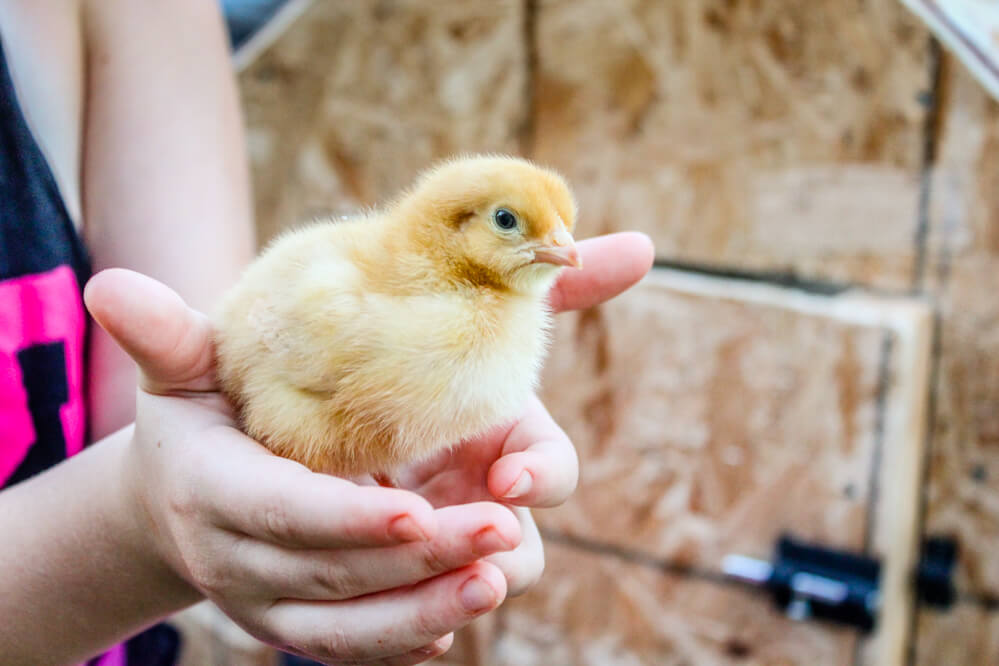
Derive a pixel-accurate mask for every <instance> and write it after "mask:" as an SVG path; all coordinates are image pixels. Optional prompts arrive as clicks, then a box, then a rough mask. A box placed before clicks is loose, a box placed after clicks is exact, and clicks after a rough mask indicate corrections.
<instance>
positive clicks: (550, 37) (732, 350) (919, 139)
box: [241, 0, 999, 666]
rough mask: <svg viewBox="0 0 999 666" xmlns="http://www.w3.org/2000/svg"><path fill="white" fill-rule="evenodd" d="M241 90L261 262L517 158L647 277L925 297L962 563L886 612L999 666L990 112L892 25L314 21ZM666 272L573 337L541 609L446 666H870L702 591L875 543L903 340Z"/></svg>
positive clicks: (519, 604)
mask: <svg viewBox="0 0 999 666" xmlns="http://www.w3.org/2000/svg"><path fill="white" fill-rule="evenodd" d="M241 88H242V92H243V96H244V102H245V108H246V114H247V119H248V125H249V140H250V153H251V157H252V160H253V166H254V185H255V191H256V204H257V213H258V219H259V226H260V229H261V235H262V237H263V238H265V239H266V238H269V237H270V236H272V235H273V234H275V233H277V232H279V231H280V230H281V229H283V228H286V227H288V226H290V225H293V224H297V223H300V222H302V221H303V220H307V219H309V218H310V217H312V216H315V215H318V214H324V213H327V212H333V213H344V212H350V211H352V210H356V209H358V208H360V207H364V206H367V205H372V204H376V203H377V202H379V201H381V200H384V199H385V198H387V197H388V196H390V195H391V194H393V193H394V192H395V191H397V189H398V188H400V187H402V186H404V185H405V184H407V183H408V182H409V180H410V179H411V178H412V175H413V174H414V173H415V172H416V171H417V170H419V169H420V168H422V167H424V166H426V165H427V164H428V163H429V162H430V161H432V160H433V159H435V158H438V157H442V156H446V155H449V154H452V153H455V152H475V151H498V152H515V153H521V154H526V155H528V156H531V157H533V158H536V159H537V160H539V161H542V162H545V163H547V164H550V165H553V166H555V167H557V168H559V169H560V170H562V171H563V172H564V173H565V174H566V175H567V176H568V178H569V179H570V181H571V182H572V184H573V185H574V187H575V189H576V191H577V194H578V197H579V200H580V204H581V206H580V225H581V231H582V233H583V235H592V234H597V233H604V232H607V231H613V230H617V229H640V230H643V231H645V232H647V233H649V234H650V235H651V236H652V237H653V238H654V240H655V241H656V245H657V254H658V256H659V259H660V260H661V262H662V263H663V264H664V265H670V266H673V267H680V268H682V269H684V270H687V271H689V272H690V273H692V274H695V275H696V274H698V273H699V272H701V271H703V270H705V269H707V270H709V271H713V272H721V273H726V274H732V273H737V274H740V275H745V276H747V277H748V278H749V279H750V281H755V282H759V283H774V282H776V283H780V284H785V285H787V284H792V285H793V284H799V285H800V284H803V285H805V286H806V287H809V288H817V289H819V290H820V291H821V290H825V291H828V290H829V289H831V288H839V287H849V288H852V289H854V290H859V291H860V292H862V293H866V294H869V295H873V296H874V297H876V298H881V299H884V300H885V302H886V303H889V302H890V303H895V302H897V301H898V300H899V299H902V300H912V301H917V302H923V303H926V304H928V307H930V308H932V310H933V313H934V316H935V321H936V327H935V329H934V330H935V335H934V337H933V338H932V339H928V341H927V343H926V344H927V345H931V346H932V352H933V356H932V366H931V370H932V377H931V379H932V382H931V383H930V384H929V386H928V387H927V388H926V389H925V391H924V394H925V395H924V396H923V397H924V398H925V401H924V403H920V404H927V402H928V404H929V409H928V410H926V411H925V412H924V413H922V416H923V417H924V420H922V421H921V423H922V425H923V426H925V427H927V428H929V436H928V437H927V438H926V442H925V444H926V446H927V448H928V450H929V464H928V465H927V466H926V472H925V473H926V475H925V478H924V482H923V483H922V484H921V486H920V489H919V493H916V492H915V491H914V492H913V493H912V495H913V499H912V502H913V503H915V507H912V506H910V507H909V508H916V509H919V511H920V513H919V522H918V529H919V531H920V533H922V534H953V535H955V536H957V537H958V538H959V540H960V545H961V559H960V562H959V574H958V576H959V578H958V582H959V586H960V588H961V590H962V598H961V602H960V603H959V604H958V606H957V607H956V608H955V609H953V610H952V611H951V612H948V613H940V612H937V611H931V610H929V609H926V608H922V609H921V610H919V611H918V612H917V613H916V615H915V617H914V618H904V622H905V623H908V622H909V621H910V620H911V625H910V626H911V627H912V628H913V629H914V630H915V631H914V633H913V634H912V640H911V641H910V642H909V643H908V645H907V646H906V648H907V650H908V654H907V658H908V660H909V663H915V664H920V665H927V666H928V665H931V664H934V665H935V664H954V665H959V664H987V663H999V643H997V642H996V640H995V638H994V633H995V632H993V631H990V630H989V628H990V627H994V626H996V622H997V618H999V615H997V612H996V610H995V609H996V607H997V603H996V600H997V599H999V558H996V557H995V555H994V554H995V553H997V552H999V453H997V452H999V446H997V445H996V442H999V417H997V416H996V415H997V414H999V379H997V378H999V333H997V331H999V327H997V324H999V306H997V305H996V303H997V300H996V297H995V295H994V294H995V292H996V288H997V286H999V285H997V280H999V258H997V256H999V198H997V197H999V194H997V192H999V159H997V158H996V157H995V153H996V152H997V148H999V105H997V104H996V103H995V102H993V101H991V100H990V99H989V98H988V97H987V96H986V95H985V93H984V92H983V91H982V90H981V88H980V87H979V86H978V85H977V84H976V83H975V82H974V80H973V79H972V78H971V77H970V76H969V75H968V74H967V73H966V72H965V71H964V70H963V68H962V66H961V65H960V64H959V63H958V62H956V61H955V60H953V59H952V58H951V57H949V56H948V55H947V54H946V53H941V52H940V50H939V48H938V47H937V46H936V45H935V44H934V43H933V41H932V39H931V38H930V35H929V34H928V32H927V30H926V29H925V28H924V27H923V26H922V25H921V24H920V23H919V22H918V21H917V20H916V19H915V18H913V17H912V16H911V15H910V14H909V13H908V12H907V11H906V10H905V9H904V8H903V7H902V6H901V5H900V4H899V3H898V2H896V0H866V1H862V0H850V1H849V2H838V1H834V0H819V1H816V2H809V3H799V2H791V1H789V0H754V1H752V2H750V1H745V0H743V1H739V0H684V1H682V2H681V1H680V0H676V1H668V2H662V1H653V0H623V1H621V2H602V1H600V0H500V1H496V2H458V1H445V2H437V1H433V0H361V1H347V0H317V1H316V2H314V3H313V5H312V6H311V8H310V9H309V10H308V11H307V12H306V13H305V15H304V16H303V17H302V18H301V19H300V20H298V21H297V22H296V23H294V24H293V25H292V26H291V27H290V28H289V29H288V30H287V32H286V33H285V34H284V35H283V36H282V37H281V38H280V39H279V40H278V41H277V42H276V43H275V44H274V45H273V46H272V47H271V48H270V49H268V50H267V51H266V52H264V53H263V54H262V55H261V57H260V58H259V59H258V60H257V61H256V62H255V63H253V64H252V65H251V66H250V67H249V68H248V69H247V70H246V71H245V72H244V73H243V74H242V76H241ZM663 275H664V274H662V273H660V274H659V276H658V277H654V278H653V279H652V280H651V281H650V283H649V284H647V285H645V286H643V287H641V288H640V289H637V290H635V291H634V292H633V293H631V294H629V295H628V296H626V297H624V298H622V299H620V300H619V301H616V302H614V303H611V304H608V305H607V306H605V307H602V308H599V309H596V310H593V311H590V312H586V313H582V314H576V315H569V316H567V317H565V318H564V319H563V320H562V322H561V323H560V327H559V331H558V335H559V336H560V340H563V342H565V343H567V344H568V345H569V346H571V347H572V348H573V349H574V350H575V351H576V353H575V354H573V355H572V356H571V357H570V356H556V357H554V358H553V359H552V360H551V362H550V363H549V367H548V370H547V375H546V391H547V393H546V397H547V399H548V402H549V404H550V405H551V408H552V410H553V411H554V412H555V413H556V414H557V415H558V416H560V417H561V419H562V420H563V422H564V423H565V425H566V427H567V429H568V430H569V431H570V433H571V434H572V435H573V437H574V439H575V441H576V442H577V445H578V446H579V448H580V452H581V457H582V462H583V477H582V484H581V487H580V491H579V493H578V494H577V496H576V497H575V498H574V499H573V500H572V501H571V502H570V503H569V504H567V505H566V506H565V507H562V508H560V509H558V510H556V511H552V512H544V513H543V514H542V515H541V516H540V521H541V522H542V524H543V525H544V526H545V529H546V531H547V533H548V534H549V536H550V546H549V569H548V573H547V574H546V576H545V578H544V580H543V582H542V583H541V585H540V586H539V588H538V590H536V591H535V592H533V593H531V594H529V595H528V596H527V597H525V598H524V599H521V600H517V601H514V602H511V603H510V604H508V605H507V606H506V607H504V610H503V611H501V612H500V613H498V614H496V617H494V618H493V619H492V620H491V621H490V622H489V623H488V627H487V629H486V630H485V631H483V632H480V634H481V635H480V639H482V637H483V636H484V637H485V639H484V640H479V642H478V643H477V644H474V641H471V642H469V641H467V640H466V641H465V642H463V643H462V644H461V645H459V646H458V648H456V651H455V653H454V654H453V655H452V659H453V661H450V662H447V663H454V664H458V663H466V664H473V663H477V664H480V663H481V664H484V663H487V661H488V660H492V663H496V664H531V663H539V664H542V663H543V664H577V663H578V664H591V663H592V664H618V663H619V664H629V665H630V664H645V663H649V664H671V663H675V664H686V663H692V664H704V663H733V664H798V663H802V664H859V663H884V662H879V661H877V657H876V656H872V655H876V654H877V653H874V652H871V650H870V649H869V646H868V647H865V646H863V645H859V644H858V641H857V638H856V635H855V634H854V633H853V632H850V631H845V630H836V629H830V628H829V627H827V626H817V625H812V624H798V623H792V622H790V621H788V620H786V619H784V618H782V617H780V616H778V615H777V614H775V613H774V612H773V611H772V610H771V609H769V606H768V605H767V603H766V601H765V600H763V599H762V598H760V597H758V596H755V595H753V594H749V593H747V592H745V591H743V590H740V589H737V588H732V587H730V586H724V585H721V584H719V583H718V582H717V581H716V580H714V579H713V578H712V574H713V573H716V572H717V564H718V560H719V558H720V557H721V556H723V555H724V554H725V553H727V552H730V551H732V550H738V551H743V552H747V553H748V554H755V555H764V554H766V553H767V552H768V548H767V546H768V544H770V543H771V541H772V539H773V537H774V535H775V534H776V533H777V532H778V531H779V530H780V529H781V528H782V527H788V528H791V529H793V530H794V531H795V532H796V533H798V534H800V535H802V536H806V537H814V538H818V539H823V540H825V541H827V542H829V543H831V544H834V545H838V546H842V547H851V548H855V549H861V550H862V549H864V548H865V547H871V548H874V549H875V551H876V552H886V544H885V543H883V542H882V543H881V544H879V543H878V535H879V534H882V533H881V532H879V529H882V528H884V526H885V525H886V524H887V522H890V520H887V519H884V518H882V519H881V522H880V527H879V523H878V522H877V519H876V517H877V516H878V515H879V514H878V511H879V510H881V509H879V505H878V504H877V501H878V500H877V497H874V496H872V493H871V488H872V487H876V486H872V484H871V479H872V478H880V477H879V474H881V471H880V470H879V469H875V468H876V467H877V463H875V462H873V461H874V458H872V453H873V452H874V451H875V450H876V449H877V447H878V446H891V445H895V446H899V443H898V442H897V441H895V440H892V441H889V440H887V439H884V437H885V434H884V433H885V430H884V428H885V423H886V422H887V421H886V420H888V421H890V420H891V419H902V420H905V418H909V419H910V420H912V419H915V420H919V418H920V412H919V409H918V408H915V407H913V405H914V404H915V403H914V402H913V399H912V396H911V395H910V396H908V397H906V396H902V395H901V394H899V393H897V392H896V393H893V391H898V390H899V388H900V384H899V382H900V381H903V380H900V379H899V377H907V376H908V375H906V373H907V372H909V371H911V367H910V366H911V364H912V358H913V356H912V355H911V354H910V356H908V357H905V359H901V360H900V358H899V357H898V356H897V355H896V354H897V351H898V347H897V346H896V347H892V346H891V343H890V341H891V340H892V339H894V338H893V336H895V335H897V331H898V330H899V329H898V328H897V327H896V328H891V327H887V328H886V327H885V326H880V325H869V324H868V325H862V324H859V323H857V322H856V321H851V320H849V318H846V319H844V318H843V317H842V316H840V315H839V314H837V313H838V312H839V309H838V308H839V306H838V305H836V303H838V302H841V301H839V300H838V299H837V298H834V297H829V298H828V300H826V301H821V300H820V301H819V302H821V303H825V304H826V305H824V306H822V307H819V308H818V310H817V311H815V312H809V313H802V312H801V311H800V310H799V309H796V308H795V307H793V306H792V305H790V304H791V303H794V302H796V299H797V297H798V292H797V291H795V289H793V288H787V289H785V291H784V296H786V302H784V301H782V300H781V299H780V298H778V299H776V300H773V301H772V302H770V303H769V304H768V305H761V304H759V303H757V302H755V301H753V300H752V299H749V300H748V301H746V300H742V301H740V300H739V299H738V298H735V299H726V298H723V297H722V295H719V294H715V295H714V296H710V297H709V296H705V295H703V294H701V295H692V294H689V293H687V294H686V295H684V294H683V293H681V292H682V290H680V291H677V290H676V289H671V288H670V287H669V286H668V285H665V284H663V283H662V279H663ZM657 280H659V282H657ZM716 284H718V285H724V284H726V283H724V282H720V283H716ZM815 298H818V297H817V296H816V297H815ZM823 308H825V310H823ZM893 331H894V332H893ZM886 341H888V342H886ZM886 349H887V350H888V351H886ZM893 364H896V365H893ZM898 364H901V365H898ZM904 382H909V383H907V384H905V386H908V387H909V388H910V389H911V387H912V383H911V381H910V380H909V379H906V380H904ZM562 387H567V388H565V389H564V390H560V389H562ZM899 410H901V411H899ZM906 410H908V411H906ZM913 410H915V411H913ZM902 412H904V413H905V414H908V416H899V414H901V413H902ZM879 433H880V434H879ZM879 437H881V438H882V439H881V440H878V438H879ZM879 441H880V444H879ZM909 444H911V443H906V444H905V445H909ZM896 450H898V449H896ZM882 452H883V451H882ZM913 455H918V446H917V447H916V449H914V453H913ZM872 466H873V468H872ZM917 495H918V496H920V498H921V499H917V498H916V496H917ZM872 517H874V518H875V520H874V522H872ZM594 544H597V545H602V546H608V547H609V548H610V550H606V549H605V550H600V549H599V548H598V549H596V550H594ZM887 545H888V546H890V544H887ZM878 549H881V550H878ZM639 555H640V557H638V556H639ZM910 555H911V553H910ZM633 556H634V557H633ZM643 558H645V559H643ZM650 562H652V563H656V562H658V563H661V564H664V565H665V566H666V571H663V570H661V569H660V570H657V569H656V568H655V566H650V565H649V563H650ZM684 568H686V569H690V570H695V571H696V572H700V573H699V574H698V575H685V574H683V573H682V570H683V569H684ZM700 574H704V576H701V577H698V576H699V575H700ZM466 638H467V637H466ZM539 655H555V656H552V657H546V658H547V661H545V660H544V658H542V657H541V656H539Z"/></svg>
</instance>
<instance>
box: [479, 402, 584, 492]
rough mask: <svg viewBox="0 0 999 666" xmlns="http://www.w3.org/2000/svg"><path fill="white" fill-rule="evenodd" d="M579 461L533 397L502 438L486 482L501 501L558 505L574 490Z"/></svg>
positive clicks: (563, 434)
mask: <svg viewBox="0 0 999 666" xmlns="http://www.w3.org/2000/svg"><path fill="white" fill-rule="evenodd" d="M578 479H579V460H578V457H577V455H576V450H575V449H574V448H573V446H572V442H571V441H569V437H568V436H567V435H566V434H565V432H564V431H563V430H562V428H560V427H559V426H558V424H557V423H555V420H554V419H552V417H551V415H550V414H549V413H548V410H547V409H545V406H544V405H543V404H541V401H540V400H539V399H538V398H537V396H533V397H532V398H531V400H530V402H529V403H528V405H527V409H526V410H525V411H524V415H523V416H522V417H521V418H520V420H519V421H518V422H517V423H516V425H514V426H513V428H511V429H510V431H509V432H508V433H507V435H506V438H505V439H504V441H503V449H502V455H501V456H500V457H499V459H498V460H497V461H496V462H494V463H493V464H492V466H491V467H490V469H489V474H488V477H487V479H486V483H487V485H488V486H489V492H490V493H492V494H493V496H494V497H496V498H497V499H499V500H502V501H503V502H509V503H511V504H517V505H520V506H531V507H552V506H558V505H559V504H561V503H562V502H564V501H565V500H566V499H568V498H569V496H570V495H571V494H572V491H573V490H575V489H576V483H577V481H578Z"/></svg>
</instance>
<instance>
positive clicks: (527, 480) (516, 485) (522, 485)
mask: <svg viewBox="0 0 999 666" xmlns="http://www.w3.org/2000/svg"><path fill="white" fill-rule="evenodd" d="M532 485H534V479H533V478H532V477H531V473H530V472H528V471H527V470H526V469H525V470H524V471H523V472H521V473H520V476H518V477H517V480H516V481H514V482H513V485H512V486H510V489H509V490H508V491H506V494H505V495H503V497H504V499H516V498H518V497H523V496H524V495H526V494H527V493H529V492H531V486H532Z"/></svg>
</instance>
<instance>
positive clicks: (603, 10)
mask: <svg viewBox="0 0 999 666" xmlns="http://www.w3.org/2000/svg"><path fill="white" fill-rule="evenodd" d="M535 32H536V39H535V43H536V45H537V54H538V55H537V67H536V71H535V77H534V113H533V114H532V121H533V136H534V141H533V150H532V156H533V157H535V158H536V159H538V160H539V161H541V162H545V163H549V164H552V165H554V166H556V167H558V168H560V169H561V170H562V171H564V172H565V173H566V174H567V175H568V176H569V179H570V180H571V181H572V182H573V184H574V185H575V186H576V188H577V191H578V193H579V198H580V201H581V204H582V205H581V213H582V214H581V228H582V231H583V234H584V235H592V234H596V233H599V232H604V231H610V230H616V229H621V228H629V229H636V228H637V229H640V230H643V231H646V232H648V233H649V234H650V235H651V236H652V237H653V238H654V239H655V241H656V246H657V253H658V255H659V256H660V257H665V258H669V259H673V260H678V261H683V262H693V263H699V264H711V265H720V266H724V267H726V268H742V269H765V270H782V271H783V270H793V271H796V272H798V273H800V274H803V275H805V276H808V277H813V278H816V277H817V278H824V279H830V280H835V281H843V282H853V283H862V284H868V285H876V286H879V287H890V288H904V287H907V286H908V285H909V283H910V281H911V278H912V271H913V268H914V265H913V262H914V254H915V252H914V248H915V241H914V239H915V236H916V225H917V217H918V216H917V204H918V198H919V194H918V192H919V171H920V163H921V153H922V129H923V124H924V121H925V117H926V109H925V107H924V105H923V104H921V102H920V96H921V94H923V93H925V92H926V91H927V89H928V86H929V66H928V57H927V53H928V50H927V46H928V43H929V40H928V33H927V31H926V29H925V28H924V27H923V26H922V24H921V23H920V22H919V21H918V20H917V19H916V18H915V17H913V16H911V15H910V13H909V12H908V11H906V9H905V8H904V7H902V6H901V5H900V4H899V3H898V2H897V1H896V0H872V1H870V2H863V3H860V2H849V3H844V2H839V1H838V0H822V1H818V2H806V3H801V2H786V1H783V0H763V1H761V2H753V3H746V2H742V3H736V2H725V1H722V0H688V1H685V2H654V1H649V0H625V1H622V2H603V1H602V0H540V2H539V6H538V10H537V16H536V26H535Z"/></svg>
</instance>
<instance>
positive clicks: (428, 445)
mask: <svg viewBox="0 0 999 666" xmlns="http://www.w3.org/2000/svg"><path fill="white" fill-rule="evenodd" d="M505 213H510V215H511V216H512V217H511V216H507V215H506V214H505ZM575 213H576V211H575V203H574V202H573V199H572V195H571V193H570V192H569V190H568V188H567V186H566V184H565V182H564V181H563V180H562V179H561V178H560V177H559V176H558V175H556V174H554V173H553V172H551V171H548V170H545V169H541V168H539V167H536V166H534V165H532V164H530V163H528V162H526V161H523V160H519V159H516V158H508V157H473V158H462V159H457V160H453V161H450V162H447V163H444V164H442V165H440V166H438V167H436V168H435V169H432V170H430V171H428V172H427V173H426V174H424V175H423V176H422V177H421V178H420V179H419V180H418V181H417V183H416V185H415V186H414V187H413V188H412V189H410V190H408V191H407V192H405V193H403V194H402V195H401V196H400V197H399V198H397V199H396V200H395V201H394V202H393V203H392V204H391V205H389V206H388V207H387V208H385V209H384V210H383V211H380V212H375V213H372V214H369V215H366V216H362V217H358V218H357V219H352V220H346V221H338V222H331V221H327V222H320V223H317V224H314V225H311V226H308V227H305V228H302V229H299V230H297V231H293V232H291V233H288V234H286V235H284V236H282V237H281V238H279V239H278V240H277V241H276V242H275V243H274V244H273V245H271V246H270V247H269V248H268V249H267V250H266V251H265V252H264V253H263V254H262V255H261V256H260V257H259V258H258V259H257V260H256V261H255V262H254V263H253V264H251V265H250V267H249V268H248V269H247V271H246V272H245V274H244V276H243V277H242V279H241V280H240V281H239V283H237V285H236V286H235V287H234V288H233V289H232V290H231V291H230V292H229V293H228V294H227V296H226V298H225V299H224V301H223V303H222V307H221V308H220V311H219V313H218V315H217V316H216V328H217V331H218V333H217V341H216V342H217V355H218V368H219V378H220V381H221V383H222V387H223V390H224V391H225V393H226V394H227V395H228V396H229V398H230V399H231V401H232V403H233V404H234V406H235V407H236V409H237V411H238V413H239V418H240V422H241V425H242V427H243V428H244V429H245V431H246V432H247V434H249V435H250V436H252V437H254V438H255V439H257V440H258V441H260V442H262V443H263V444H264V445H266V446H267V447H268V448H270V449H271V450H272V451H274V452H275V453H277V454H278V455H282V456H285V457H288V458H291V459H293V460H297V461H299V462H301V463H303V464H304V465H306V466H307V467H309V468H310V469H312V470H315V471H323V472H329V473H332V474H337V475H343V476H353V475H357V474H361V473H376V474H389V473H391V472H392V471H393V470H394V469H396V468H397V467H398V466H399V465H401V464H404V463H407V462H410V461H413V460H416V459H420V458H423V457H427V456H429V455H431V454H433V453H435V452H437V451H440V450H441V449H443V448H446V447H448V446H452V445H454V444H457V443H459V442H460V441H461V440H463V439H466V438H469V437H472V436H474V435H476V434H479V433H481V432H483V431H485V430H486V429H488V428H490V427H492V426H494V425H498V424H499V423H502V422H504V421H508V420H510V419H512V418H514V417H515V416H516V415H517V412H518V410H519V409H521V408H522V406H523V404H524V403H525V401H526V400H527V398H528V397H529V395H530V393H531V391H532V390H533V388H534V387H535V385H536V383H537V379H538V374H539V371H540V367H541V363H542V360H543V357H544V352H545V347H546V344H547V338H548V330H549V326H550V314H549V312H548V309H547V305H546V300H545V298H546V294H547V291H548V289H549V288H550V286H551V285H552V283H553V281H554V279H555V277H556V274H557V272H558V270H559V269H560V267H561V266H564V265H578V255H576V253H575V246H574V244H573V242H572V238H571V236H570V235H569V232H571V231H572V228H573V225H574V221H575ZM511 220H514V221H515V222H516V228H509V225H510V223H511Z"/></svg>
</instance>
